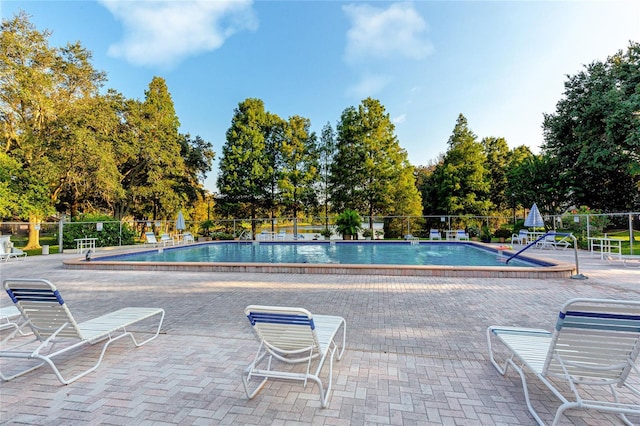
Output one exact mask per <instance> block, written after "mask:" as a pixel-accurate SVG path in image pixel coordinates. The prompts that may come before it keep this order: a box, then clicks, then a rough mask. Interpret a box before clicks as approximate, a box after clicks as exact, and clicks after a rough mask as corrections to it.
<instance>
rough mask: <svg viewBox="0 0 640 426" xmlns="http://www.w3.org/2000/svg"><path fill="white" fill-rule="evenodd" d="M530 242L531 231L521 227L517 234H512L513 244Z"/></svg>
mask: <svg viewBox="0 0 640 426" xmlns="http://www.w3.org/2000/svg"><path fill="white" fill-rule="evenodd" d="M528 242H529V231H527V230H526V229H521V230H520V231H518V233H517V234H512V235H511V244H515V243H518V244H527V243H528Z"/></svg>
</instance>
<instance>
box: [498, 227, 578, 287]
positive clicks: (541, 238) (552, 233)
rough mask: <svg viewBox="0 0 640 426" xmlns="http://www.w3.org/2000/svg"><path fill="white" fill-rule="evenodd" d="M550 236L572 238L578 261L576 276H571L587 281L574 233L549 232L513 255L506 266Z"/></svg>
mask: <svg viewBox="0 0 640 426" xmlns="http://www.w3.org/2000/svg"><path fill="white" fill-rule="evenodd" d="M548 235H554V236H555V235H559V236H567V237H571V239H572V240H573V252H574V253H575V259H576V273H575V275H571V278H573V279H576V280H584V279H587V277H586V276H584V275H583V274H581V273H580V266H579V265H578V240H577V239H576V237H575V235H573V234H572V233H566V232H547V233H546V234H544V235H543V236H541V237H539V238H538V239H537V240H535V241H534V242H532V243H529V244H528V245H527V246H525V247H524V248H523V249H521V250H520V251H519V252H517V253H516V254H513V255H511V256H510V257H509V258H508V259H507V261H506V262H505V263H506V264H509V261H510V260H511V259H513V258H514V257H516V256H518V255H519V254H520V253H522V252H523V251H525V250H527V249H529V248H531V247H535V245H536V244H538V241H541V240H543V239H544V238H546V237H547V236H548Z"/></svg>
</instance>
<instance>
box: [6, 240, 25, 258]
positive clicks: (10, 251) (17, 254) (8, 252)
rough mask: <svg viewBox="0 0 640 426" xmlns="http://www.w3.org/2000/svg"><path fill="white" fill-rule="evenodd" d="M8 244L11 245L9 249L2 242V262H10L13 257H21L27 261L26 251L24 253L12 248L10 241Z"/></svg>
mask: <svg viewBox="0 0 640 426" xmlns="http://www.w3.org/2000/svg"><path fill="white" fill-rule="evenodd" d="M7 244H8V245H9V247H5V245H4V244H3V243H2V242H0V260H4V261H5V262H8V261H9V259H11V258H12V257H13V258H15V259H17V258H19V257H22V258H23V259H26V257H27V253H26V252H25V251H22V250H20V249H17V248H15V247H11V244H9V241H7Z"/></svg>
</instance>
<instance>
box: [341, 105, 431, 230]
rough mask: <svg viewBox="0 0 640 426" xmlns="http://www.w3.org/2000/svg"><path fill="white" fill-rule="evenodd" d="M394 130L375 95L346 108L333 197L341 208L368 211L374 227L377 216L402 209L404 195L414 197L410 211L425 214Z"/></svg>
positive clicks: (343, 116) (370, 222)
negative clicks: (354, 106)
mask: <svg viewBox="0 0 640 426" xmlns="http://www.w3.org/2000/svg"><path fill="white" fill-rule="evenodd" d="M394 131H395V126H394V125H393V123H392V122H391V119H390V118H389V114H388V113H386V112H385V109H384V107H383V106H382V104H381V103H380V101H378V100H375V99H372V98H367V99H365V100H363V101H362V103H361V104H360V105H359V106H358V109H357V110H356V109H355V108H353V107H349V108H347V109H345V110H344V111H343V113H342V117H341V120H340V122H339V124H338V127H337V143H336V155H335V157H334V162H333V164H332V167H331V192H332V194H331V200H332V203H333V204H334V206H335V208H336V209H338V210H342V209H345V208H350V209H353V210H357V211H360V212H362V213H365V214H366V215H367V216H369V227H370V228H372V226H373V218H374V216H376V215H378V214H383V213H386V212H388V211H391V210H396V209H399V208H400V206H401V203H400V200H401V199H405V200H406V201H409V200H410V202H408V204H407V206H410V207H408V208H409V210H412V211H414V214H419V213H420V198H419V197H420V195H419V194H418V192H417V190H416V188H415V177H414V176H413V167H411V165H410V164H409V163H408V161H407V153H406V151H405V150H404V149H402V148H401V147H400V144H399V143H398V139H397V137H396V136H395V133H394ZM406 183H410V185H407V184H406ZM415 200H417V204H416V203H415Z"/></svg>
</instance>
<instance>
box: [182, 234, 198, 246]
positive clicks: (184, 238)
mask: <svg viewBox="0 0 640 426" xmlns="http://www.w3.org/2000/svg"><path fill="white" fill-rule="evenodd" d="M195 241H196V240H195V238H194V237H193V234H192V233H191V232H185V233H184V234H182V242H183V243H185V244H188V243H193V242H195Z"/></svg>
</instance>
